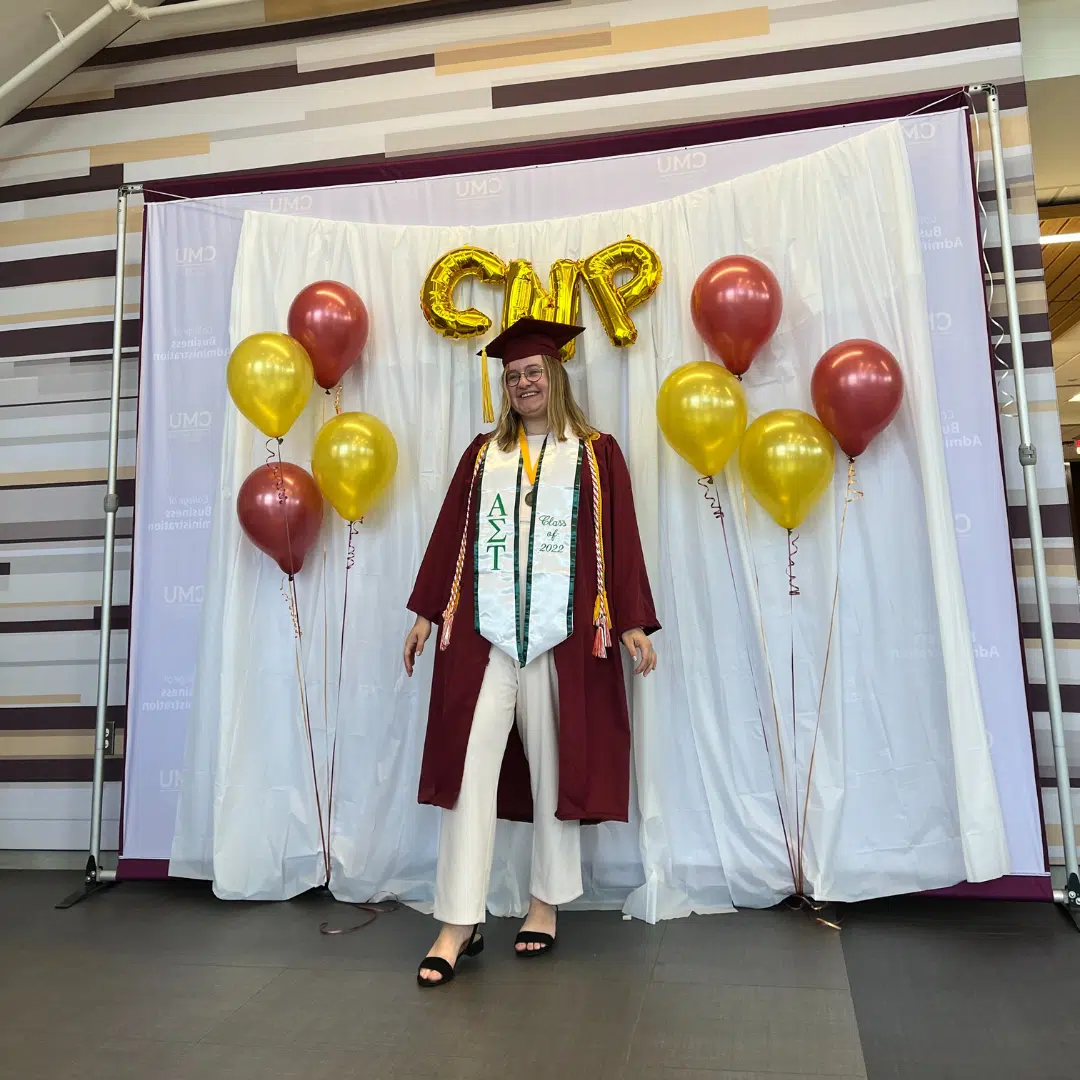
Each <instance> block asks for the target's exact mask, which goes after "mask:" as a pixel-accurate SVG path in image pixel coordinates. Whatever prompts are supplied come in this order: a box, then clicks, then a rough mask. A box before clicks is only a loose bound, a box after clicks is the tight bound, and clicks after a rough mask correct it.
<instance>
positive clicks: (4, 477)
mask: <svg viewBox="0 0 1080 1080" xmlns="http://www.w3.org/2000/svg"><path fill="white" fill-rule="evenodd" d="M116 475H117V478H118V479H120V480H131V479H133V478H134V476H135V468H134V466H131V465H121V466H120V467H119V468H118V469H117V470H116ZM106 479H107V475H106V470H105V469H53V470H51V471H49V472H18V473H14V472H13V473H0V488H6V487H48V486H49V485H50V484H88V483H96V482H98V481H100V482H102V483H104V482H105V480H106Z"/></svg>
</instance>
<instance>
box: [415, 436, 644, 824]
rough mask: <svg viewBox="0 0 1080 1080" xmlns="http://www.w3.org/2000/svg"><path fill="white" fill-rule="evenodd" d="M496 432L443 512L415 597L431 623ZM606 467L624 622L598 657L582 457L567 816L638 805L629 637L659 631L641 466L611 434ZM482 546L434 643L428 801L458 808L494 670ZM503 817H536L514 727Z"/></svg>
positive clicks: (564, 723)
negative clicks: (483, 617) (477, 470)
mask: <svg viewBox="0 0 1080 1080" xmlns="http://www.w3.org/2000/svg"><path fill="white" fill-rule="evenodd" d="M487 438H488V436H487V435H478V436H477V437H476V438H475V439H474V440H473V442H472V445H470V447H469V448H468V450H466V451H465V454H464V456H463V457H462V459H461V462H460V463H459V464H458V467H457V471H456V472H455V473H454V478H453V480H452V481H451V482H450V488H449V490H448V491H447V492H446V497H445V498H444V499H443V504H442V509H441V510H440V512H439V518H438V520H437V521H436V523H435V529H434V531H433V532H432V534H431V540H430V541H429V542H428V547H427V552H426V553H425V555H424V560H423V562H422V563H421V566H420V572H419V574H417V577H416V585H415V586H414V588H413V592H412V596H411V597H410V598H409V604H408V606H409V610H410V611H412V612H415V613H416V614H417V615H421V616H423V617H424V618H425V619H428V620H430V621H431V622H432V623H440V622H441V621H442V613H443V611H444V609H445V608H446V604H447V600H448V598H449V596H450V587H451V584H452V582H453V578H454V568H455V565H456V563H457V556H458V550H459V547H460V545H461V534H462V530H463V529H464V527H465V504H466V502H467V500H468V494H469V484H470V481H471V479H472V473H473V465H474V463H475V461H476V454H477V451H478V450H479V449H480V447H481V445H482V444H483V442H484V440H485V439H487ZM593 446H594V449H595V452H596V463H597V467H598V468H599V471H600V493H601V496H602V499H603V505H602V514H601V516H602V518H603V533H604V555H605V558H606V560H607V592H608V603H609V605H610V607H611V617H612V621H613V623H614V627H613V634H612V646H611V648H609V649H608V655H607V657H606V658H605V659H599V658H598V657H595V656H593V654H592V650H593V639H594V635H595V628H594V626H593V606H594V604H595V603H596V571H595V567H596V547H595V543H594V540H593V537H594V518H593V510H592V506H593V500H592V484H593V482H592V474H591V471H590V469H589V468H588V463H587V459H586V460H583V462H582V470H581V498H580V501H579V504H578V530H577V543H578V548H577V568H578V569H577V573H576V575H575V577H574V632H573V634H572V635H571V636H570V637H569V638H567V639H566V640H565V641H563V642H562V643H561V644H559V645H556V646H555V649H554V655H555V670H556V672H557V673H558V682H559V804H558V809H557V811H556V817H558V818H559V819H561V820H563V821H574V820H577V821H588V822H598V821H626V819H627V814H628V810H629V802H630V718H629V714H628V712H627V707H626V689H625V684H624V682H623V669H622V646H621V643H620V642H619V636H620V635H621V634H623V633H625V632H626V631H627V630H633V629H635V628H639V627H640V628H641V629H642V630H644V631H645V632H646V633H647V634H651V633H654V632H655V631H657V630H659V629H660V624H659V623H658V622H657V621H656V613H655V611H654V610H653V599H652V593H651V592H650V590H649V580H648V576H647V575H646V572H645V560H644V559H643V557H642V554H641V539H640V537H639V536H638V528H637V518H636V517H635V515H634V497H633V493H632V491H631V488H630V474H629V472H628V471H627V468H626V462H625V460H624V459H623V455H622V451H621V450H620V449H619V444H618V443H617V442H616V441H615V439H614V438H612V436H610V435H601V436H600V437H599V438H598V439H597V440H596V442H595V443H594V444H593ZM479 498H480V492H479V490H474V492H473V506H472V511H471V513H470V515H469V529H470V534H471V533H472V531H473V530H475V528H476V516H477V509H476V504H477V502H478V501H479ZM472 548H473V545H472V543H471V542H470V543H469V544H467V545H466V552H465V566H464V571H463V574H462V579H461V581H462V587H461V599H460V601H459V604H458V609H457V613H456V614H455V616H454V626H453V632H452V634H451V638H450V645H449V647H448V648H447V649H446V651H445V652H444V651H440V650H439V648H438V630H435V631H433V632H432V635H431V638H430V640H429V643H428V648H431V649H434V650H435V672H434V676H433V678H432V682H431V703H430V707H429V709H428V726H427V738H426V739H425V742H424V758H423V764H422V766H421V770H420V795H419V799H420V802H421V803H428V804H431V805H434V806H441V807H443V808H445V809H452V808H453V806H454V804H455V803H456V802H457V797H458V792H459V791H460V790H461V777H462V773H463V771H464V768H465V750H466V748H467V747H468V743H469V732H470V730H471V728H472V720H473V712H474V711H475V709H476V700H477V698H478V697H479V695H480V684H481V683H482V682H483V679H484V671H485V669H486V668H487V663H488V653H489V651H490V649H491V645H490V644H489V643H488V642H487V641H486V640H484V639H483V638H482V637H480V635H479V634H478V633H477V632H476V630H475V629H474V618H473V613H474V602H473V588H472V581H473V551H472ZM498 813H499V817H501V818H506V819H509V820H512V821H531V820H532V789H531V786H530V784H529V766H528V762H527V761H526V759H525V751H524V747H523V746H522V742H521V738H520V736H519V735H518V732H517V727H516V725H515V727H514V729H513V731H512V732H511V733H510V738H509V740H508V742H507V746H506V754H505V757H504V758H503V764H502V773H501V775H500V777H499V809H498Z"/></svg>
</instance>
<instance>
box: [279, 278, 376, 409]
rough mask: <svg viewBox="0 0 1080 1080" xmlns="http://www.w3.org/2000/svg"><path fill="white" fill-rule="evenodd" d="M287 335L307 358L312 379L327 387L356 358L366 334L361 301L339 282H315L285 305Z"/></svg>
mask: <svg viewBox="0 0 1080 1080" xmlns="http://www.w3.org/2000/svg"><path fill="white" fill-rule="evenodd" d="M289 337H292V338H296V340H297V341H299V342H300V344H301V345H303V346H304V348H305V349H306V350H307V354H308V356H310V357H311V366H312V367H313V368H314V369H315V381H316V382H317V383H318V384H319V385H320V386H321V387H322V388H323V389H324V390H331V389H333V387H335V386H337V384H338V383H339V382H341V379H342V376H344V374H345V372H346V371H348V370H349V368H351V367H352V366H353V364H355V363H356V362H357V360H359V359H360V354H361V353H362V352H363V351H364V346H365V345H366V344H367V337H368V313H367V308H366V307H364V301H363V300H361V299H360V297H359V296H357V295H356V293H354V292H353V291H352V289H350V288H349V286H348V285H342V283H341V282H340V281H316V282H313V283H312V284H311V285H308V286H307V288H306V289H301V290H300V292H299V293H298V294H297V296H296V299H295V300H294V301H293V302H292V306H291V307H290V308H289Z"/></svg>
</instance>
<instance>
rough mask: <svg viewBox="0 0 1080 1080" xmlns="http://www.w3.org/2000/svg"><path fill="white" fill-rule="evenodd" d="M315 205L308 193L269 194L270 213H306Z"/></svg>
mask: <svg viewBox="0 0 1080 1080" xmlns="http://www.w3.org/2000/svg"><path fill="white" fill-rule="evenodd" d="M314 205H315V200H314V199H312V197H311V196H310V195H271V196H270V213H272V214H306V213H307V212H308V211H310V210H311V209H312V207H314Z"/></svg>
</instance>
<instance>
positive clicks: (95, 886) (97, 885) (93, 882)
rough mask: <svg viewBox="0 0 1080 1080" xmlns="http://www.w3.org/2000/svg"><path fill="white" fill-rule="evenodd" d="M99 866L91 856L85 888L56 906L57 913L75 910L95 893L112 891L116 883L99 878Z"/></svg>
mask: <svg viewBox="0 0 1080 1080" xmlns="http://www.w3.org/2000/svg"><path fill="white" fill-rule="evenodd" d="M98 869H99V868H98V865H97V863H95V862H94V856H93V855H91V856H90V857H89V858H88V859H87V860H86V873H85V876H84V878H83V887H82V888H81V889H78V890H77V891H76V892H73V893H71V894H70V895H69V896H65V897H64V899H63V900H61V901H60V903H58V904H57V905H56V910H57V911H67V909H68V908H73V907H74V906H75V905H76V904H81V903H82V902H83V901H84V900H89V899H90V897H91V896H93V895H94V894H95V893H99V892H105V890H106V889H111V888H112V887H113V885H115V884H116V882H115V881H102V880H101V879H100V878H99V877H98Z"/></svg>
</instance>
